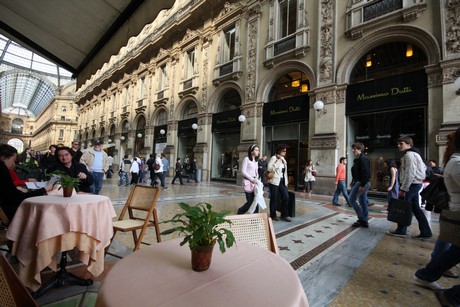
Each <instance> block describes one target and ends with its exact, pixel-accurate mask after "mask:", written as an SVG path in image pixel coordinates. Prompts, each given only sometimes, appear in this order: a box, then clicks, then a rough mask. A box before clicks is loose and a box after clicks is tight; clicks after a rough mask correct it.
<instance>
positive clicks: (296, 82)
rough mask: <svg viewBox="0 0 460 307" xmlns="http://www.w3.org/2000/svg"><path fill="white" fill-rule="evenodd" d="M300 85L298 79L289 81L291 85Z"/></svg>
mask: <svg viewBox="0 0 460 307" xmlns="http://www.w3.org/2000/svg"><path fill="white" fill-rule="evenodd" d="M299 86H300V80H294V81H292V82H291V87H299Z"/></svg>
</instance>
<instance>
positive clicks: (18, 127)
mask: <svg viewBox="0 0 460 307" xmlns="http://www.w3.org/2000/svg"><path fill="white" fill-rule="evenodd" d="M23 130H24V121H23V120H22V119H20V118H15V119H13V122H12V124H11V133H15V134H22V132H23Z"/></svg>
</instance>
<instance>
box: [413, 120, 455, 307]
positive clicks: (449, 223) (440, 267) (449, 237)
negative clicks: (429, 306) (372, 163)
mask: <svg viewBox="0 0 460 307" xmlns="http://www.w3.org/2000/svg"><path fill="white" fill-rule="evenodd" d="M454 147H455V152H454V153H453V154H452V156H451V157H450V159H449V162H447V164H446V165H445V169H444V182H445V185H446V188H447V192H448V193H449V195H450V201H449V209H448V210H446V209H445V210H443V211H442V212H441V217H440V235H439V238H438V240H442V241H447V242H450V243H451V245H450V247H448V248H447V249H446V250H444V251H441V252H439V253H438V254H437V255H436V254H435V256H434V257H432V258H431V261H430V262H429V263H428V264H427V265H426V267H424V268H423V269H420V270H418V271H417V272H416V273H415V275H414V280H415V282H416V283H417V284H419V285H421V286H424V287H427V288H430V289H433V290H438V291H436V297H437V298H438V300H439V301H440V303H441V304H442V305H443V306H444V305H446V306H458V305H459V304H460V285H456V286H454V287H452V288H449V289H444V290H443V288H442V287H441V286H440V285H439V284H438V283H437V280H438V279H439V278H441V276H442V275H443V274H444V273H445V272H446V271H447V270H448V269H450V268H452V267H453V266H455V265H456V264H458V263H460V240H459V236H458V233H459V232H460V128H458V129H457V130H456V131H455V137H454Z"/></svg>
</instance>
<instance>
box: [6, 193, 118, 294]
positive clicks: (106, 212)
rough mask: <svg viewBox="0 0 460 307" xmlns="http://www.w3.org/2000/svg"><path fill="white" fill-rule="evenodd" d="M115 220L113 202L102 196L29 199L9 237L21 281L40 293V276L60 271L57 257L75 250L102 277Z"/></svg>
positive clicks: (89, 268)
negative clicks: (64, 252) (59, 253)
mask: <svg viewBox="0 0 460 307" xmlns="http://www.w3.org/2000/svg"><path fill="white" fill-rule="evenodd" d="M115 216H116V213H115V210H114V209H113V205H112V202H111V201H110V198H108V197H106V196H101V195H91V194H74V195H73V196H72V197H69V198H64V197H63V196H37V197H31V198H28V199H25V200H24V201H23V202H22V203H21V205H20V206H19V209H18V211H17V212H16V214H15V216H14V218H13V220H12V221H11V224H10V226H9V227H8V232H7V235H6V236H7V238H8V239H9V240H12V241H14V244H13V254H15V255H16V257H17V258H18V260H19V262H20V264H21V266H20V267H19V276H20V278H21V281H22V282H23V283H24V284H25V285H26V286H28V287H30V288H32V289H33V290H36V289H37V288H38V287H39V286H40V283H41V279H40V272H41V271H42V270H43V269H44V268H46V267H47V266H49V267H50V268H51V269H54V270H55V269H56V259H55V257H54V255H55V254H56V253H57V252H60V251H65V250H69V249H72V248H74V247H77V248H79V250H80V251H81V253H80V259H81V260H82V261H83V262H84V263H86V264H88V270H89V271H90V272H91V273H92V274H93V275H95V276H98V275H99V274H100V273H101V272H102V271H103V268H104V248H105V247H106V246H108V245H109V244H110V239H111V238H112V236H113V227H112V218H113V217H115Z"/></svg>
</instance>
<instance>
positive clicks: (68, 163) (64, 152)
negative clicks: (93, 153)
mask: <svg viewBox="0 0 460 307" xmlns="http://www.w3.org/2000/svg"><path fill="white" fill-rule="evenodd" d="M55 155H56V156H57V159H58V163H57V165H56V166H55V167H54V168H52V169H50V172H51V173H52V172H54V171H57V170H59V171H61V172H64V173H66V174H67V175H69V176H72V177H74V178H79V179H80V183H79V184H78V187H77V192H85V193H91V185H92V184H93V182H94V179H93V175H91V173H90V172H88V169H87V168H86V166H85V165H84V164H81V163H79V162H77V161H76V160H75V159H74V155H73V150H72V149H71V148H69V147H59V148H58V149H56V153H55Z"/></svg>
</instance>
